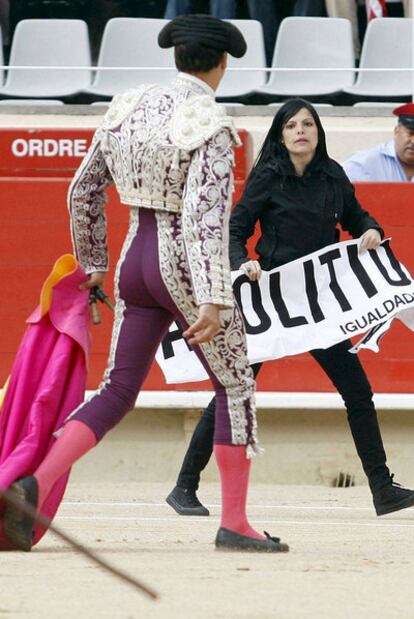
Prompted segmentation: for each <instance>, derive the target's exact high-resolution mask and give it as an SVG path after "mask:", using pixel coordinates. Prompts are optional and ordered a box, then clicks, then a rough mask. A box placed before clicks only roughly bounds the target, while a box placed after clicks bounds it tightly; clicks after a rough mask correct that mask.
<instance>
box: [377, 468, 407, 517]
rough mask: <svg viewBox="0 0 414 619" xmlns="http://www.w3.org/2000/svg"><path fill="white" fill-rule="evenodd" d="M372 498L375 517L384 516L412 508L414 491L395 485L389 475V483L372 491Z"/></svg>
mask: <svg viewBox="0 0 414 619" xmlns="http://www.w3.org/2000/svg"><path fill="white" fill-rule="evenodd" d="M372 498H373V501H374V507H375V511H376V512H377V516H384V515H385V514H391V512H396V511H398V510H399V509H405V508H406V507H412V506H413V505H414V490H409V489H408V488H403V487H402V486H400V484H396V483H395V482H394V481H393V475H391V480H390V483H389V484H387V485H386V486H383V487H382V488H379V489H378V490H374V491H373V493H372Z"/></svg>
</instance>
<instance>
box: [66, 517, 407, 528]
mask: <svg viewBox="0 0 414 619" xmlns="http://www.w3.org/2000/svg"><path fill="white" fill-rule="evenodd" d="M193 518H194V516H193V517H192V518H191V519H193ZM56 520H77V521H86V520H95V521H102V522H116V521H123V522H169V523H171V522H177V521H179V522H182V523H183V524H188V522H189V519H188V520H186V519H185V518H183V516H177V517H174V516H172V517H171V518H159V517H154V518H151V517H148V518H145V517H140V516H138V517H134V516H58V517H57V518H56ZM196 520H197V523H200V522H205V523H206V524H208V523H210V524H211V523H219V522H220V521H219V519H218V518H212V517H210V518H206V517H205V516H200V517H198V518H196ZM252 522H254V523H255V524H276V525H284V526H291V525H301V526H318V527H380V528H381V527H382V528H406V529H412V528H414V522H413V523H408V522H401V523H400V522H384V521H382V522H349V521H346V522H339V521H338V522H322V521H315V520H305V521H304V520H257V519H256V518H252Z"/></svg>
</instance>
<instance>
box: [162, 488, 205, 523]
mask: <svg viewBox="0 0 414 619" xmlns="http://www.w3.org/2000/svg"><path fill="white" fill-rule="evenodd" d="M165 500H166V501H167V503H168V505H171V507H172V508H173V509H175V511H176V512H177V514H180V516H209V515H210V512H209V511H208V509H207V507H204V505H202V503H200V501H199V500H198V498H197V495H196V493H195V490H192V489H191V488H180V487H179V486H175V488H174V489H173V490H172V491H171V492H170V494H169V495H168V496H167V498H166V499H165Z"/></svg>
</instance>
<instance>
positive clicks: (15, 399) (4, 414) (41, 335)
mask: <svg viewBox="0 0 414 619" xmlns="http://www.w3.org/2000/svg"><path fill="white" fill-rule="evenodd" d="M85 280H86V275H85V273H84V272H83V271H82V270H81V269H80V267H79V266H78V264H77V262H76V260H75V258H74V257H73V256H71V255H65V256H62V257H61V258H59V260H57V262H56V263H55V265H54V267H53V270H52V272H51V273H50V275H49V277H48V278H47V280H46V282H45V283H44V285H43V288H42V292H41V296H40V305H39V306H38V307H37V308H36V309H35V311H34V312H33V314H32V315H31V316H30V317H29V318H28V319H27V321H26V322H27V323H28V327H27V329H26V332H25V334H24V336H23V339H22V342H21V344H20V347H19V350H18V352H17V356H16V359H15V361H14V364H13V368H12V372H11V375H10V379H9V382H8V385H7V388H6V389H5V395H4V399H3V403H2V405H1V404H0V488H7V487H9V486H10V484H12V483H13V482H14V481H15V480H16V479H19V478H20V477H24V476H26V475H31V474H32V473H33V472H34V471H35V470H36V468H37V467H38V465H39V464H40V462H41V461H42V460H43V458H44V457H45V455H46V454H47V453H48V451H49V450H50V448H51V447H52V445H53V443H54V442H55V440H56V438H55V437H54V436H53V433H54V432H55V431H56V430H58V429H59V428H60V427H61V426H62V423H63V421H64V420H65V419H66V418H67V417H68V415H69V414H70V413H71V412H72V411H73V409H75V408H76V407H77V406H79V404H81V403H82V401H83V398H84V394H85V385H86V373H87V360H88V355H89V347H90V333H89V310H88V297H89V293H88V291H80V290H79V288H78V287H79V284H81V283H82V282H84V281H85ZM68 477H69V473H67V474H65V475H64V476H63V477H61V478H60V479H59V480H58V481H57V482H56V484H55V485H54V487H53V489H52V491H51V492H50V494H49V496H48V498H47V499H46V501H45V503H44V505H43V508H42V512H43V513H44V514H45V515H46V516H48V517H49V518H50V519H52V518H53V517H54V515H55V513H56V511H57V509H58V507H59V504H60V502H61V500H62V497H63V494H64V491H65V488H66V484H67V481H68ZM3 509H4V506H3V505H0V517H1V514H2V512H3ZM44 533H45V530H44V529H42V528H41V527H39V526H36V527H35V535H34V540H33V543H34V544H36V543H37V542H38V541H39V540H40V539H41V537H42V536H43V535H44ZM9 548H10V545H9V544H8V542H7V540H5V538H4V536H3V530H2V524H1V522H0V550H6V549H9Z"/></svg>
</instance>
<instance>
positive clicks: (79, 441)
mask: <svg viewBox="0 0 414 619" xmlns="http://www.w3.org/2000/svg"><path fill="white" fill-rule="evenodd" d="M96 443H97V439H96V436H95V434H94V433H93V432H92V430H91V429H90V428H89V427H88V426H87V425H86V424H85V423H83V422H82V421H76V419H74V420H73V421H68V423H67V424H66V425H65V426H64V428H63V430H62V433H61V435H60V436H59V438H58V439H57V441H56V443H55V444H54V445H53V447H52V449H51V450H50V451H49V453H48V454H47V456H46V458H45V459H44V460H43V462H42V463H41V464H40V466H39V467H38V469H37V470H36V471H35V473H34V476H35V477H36V479H37V483H38V484H39V508H41V507H42V505H43V503H44V501H45V499H46V498H47V496H48V494H49V492H50V491H51V489H52V487H53V485H54V484H55V482H56V481H57V480H58V479H59V478H60V477H61V476H62V475H63V474H64V473H66V471H68V470H69V469H70V467H71V466H72V465H73V464H74V463H75V462H76V460H79V458H80V457H81V456H83V455H84V454H85V453H86V452H87V451H89V450H90V449H92V447H95V445H96Z"/></svg>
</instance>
